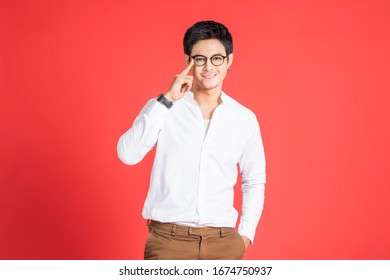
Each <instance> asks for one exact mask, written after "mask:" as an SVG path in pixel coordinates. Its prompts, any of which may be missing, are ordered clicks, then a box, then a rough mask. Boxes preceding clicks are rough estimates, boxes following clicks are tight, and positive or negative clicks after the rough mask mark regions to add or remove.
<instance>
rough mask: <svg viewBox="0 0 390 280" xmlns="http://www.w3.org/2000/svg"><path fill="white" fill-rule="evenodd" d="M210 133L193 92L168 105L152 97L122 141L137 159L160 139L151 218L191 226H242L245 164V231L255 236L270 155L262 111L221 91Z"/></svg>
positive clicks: (129, 157)
mask: <svg viewBox="0 0 390 280" xmlns="http://www.w3.org/2000/svg"><path fill="white" fill-rule="evenodd" d="M221 99H222V103H221V104H220V105H219V106H218V107H217V108H216V109H215V110H214V113H213V116H212V119H211V122H210V126H209V129H208V132H207V134H206V135H205V126H204V120H203V117H202V112H201V110H200V107H199V105H198V103H197V102H196V101H195V100H194V94H193V93H192V92H187V93H186V94H185V96H184V97H183V98H182V99H180V100H178V101H176V102H175V104H174V105H173V107H172V108H171V109H170V110H168V109H167V108H165V106H163V105H162V104H160V103H159V102H157V100H156V99H151V100H149V102H148V103H147V104H146V105H145V106H144V108H143V109H142V110H141V112H140V114H139V115H138V117H137V118H136V119H135V121H134V123H133V125H132V127H131V128H130V129H129V130H128V131H127V132H125V133H124V134H123V135H122V136H121V137H120V139H119V142H118V147H117V149H118V155H119V158H120V159H121V160H122V161H123V162H124V163H126V164H136V163H138V162H140V161H141V160H142V159H143V157H144V156H145V155H146V153H147V152H149V151H150V150H151V149H152V148H153V147H154V146H156V155H155V159H154V164H153V169H152V174H151V181H150V187H149V191H148V195H147V197H146V201H145V204H144V208H143V211H142V214H143V217H144V218H145V219H152V220H156V221H160V222H170V223H177V224H181V225H188V226H200V227H204V226H210V227H235V225H236V222H237V217H238V212H237V210H236V209H235V208H234V207H233V201H234V189H233V187H234V185H235V184H236V182H237V175H238V166H239V168H240V171H241V175H242V193H243V202H242V209H241V217H240V223H239V227H238V232H239V234H241V235H243V236H246V237H248V238H249V239H250V240H251V241H252V242H253V238H254V236H255V232H256V227H257V224H258V222H259V219H260V216H261V212H262V209H263V202H264V184H265V181H266V176H265V157H264V149H263V144H262V139H261V135H260V128H259V125H258V122H257V119H256V116H255V114H254V113H253V112H252V111H250V110H249V109H247V108H245V107H244V106H242V105H240V104H239V103H238V102H236V101H235V100H234V99H232V98H231V97H229V96H228V95H226V94H225V93H223V92H222V93H221Z"/></svg>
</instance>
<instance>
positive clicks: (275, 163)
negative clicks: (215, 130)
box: [0, 0, 390, 259]
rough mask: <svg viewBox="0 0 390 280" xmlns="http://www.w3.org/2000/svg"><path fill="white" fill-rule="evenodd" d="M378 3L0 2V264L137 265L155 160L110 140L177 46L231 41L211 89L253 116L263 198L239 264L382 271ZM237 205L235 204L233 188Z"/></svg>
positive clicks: (383, 143) (386, 100)
mask: <svg viewBox="0 0 390 280" xmlns="http://www.w3.org/2000/svg"><path fill="white" fill-rule="evenodd" d="M389 14H390V4H389V3H388V1H385V0H383V1H379V0H376V1H368V0H367V1H336V0H330V1H329V0H327V1H325V0H324V1H322V0H321V1H309V0H306V1H287V0H273V1H245V2H243V1H214V2H210V1H203V0H202V1H196V2H184V1H75V0H72V1H11V0H10V1H1V6H0V36H1V37H0V39H1V42H0V133H1V138H0V145H1V146H0V147H1V150H0V258H1V259H141V258H142V257H143V247H144V241H145V240H146V237H147V229H146V224H145V221H144V220H143V219H142V217H141V210H142V206H143V202H144V199H145V196H146V192H147V189H148V183H149V175H150V169H151V165H152V160H153V152H151V153H150V154H148V155H147V157H146V158H145V159H144V161H142V162H141V163H139V164H138V165H136V166H126V165H124V164H122V163H121V162H120V161H119V159H118V158H117V155H116V143H117V140H118V138H119V136H120V135H121V134H122V133H123V132H124V131H125V130H127V129H128V128H129V127H130V126H131V124H132V122H133V120H134V118H135V117H136V115H137V114H138V112H139V110H140V109H141V107H142V106H143V105H144V104H145V103H146V101H147V100H148V99H149V98H152V97H155V96H157V95H158V94H159V93H160V92H162V91H165V90H167V88H168V87H169V84H170V82H171V80H172V78H173V76H174V75H175V74H176V73H178V72H180V71H181V70H182V69H183V67H184V59H183V50H182V37H183V35H184V32H185V30H186V29H187V28H188V27H189V26H190V25H192V24H193V23H194V22H196V21H198V20H205V19H214V20H217V21H221V22H222V23H224V24H226V25H227V26H228V27H229V29H230V31H231V32H232V34H233V38H234V43H235V49H234V53H235V60H234V64H233V67H232V69H231V71H229V75H228V77H227V79H226V81H225V84H224V90H225V91H226V92H227V93H228V94H230V95H231V96H232V97H234V98H236V99H237V100H239V101H240V102H241V103H242V104H244V105H246V106H247V107H249V108H250V109H252V110H253V111H254V112H255V113H256V114H257V116H258V119H259V121H260V124H261V129H262V135H263V140H264V146H265V151H266V157H267V176H268V177H267V179H268V183H267V185H266V201H265V208H264V212H263V216H262V218H261V221H260V224H259V227H258V231H257V236H256V239H255V244H254V245H252V246H251V247H250V248H249V250H248V251H247V254H246V259H389V258H390V238H389V237H390V222H389V221H390V219H389V217H390V206H389V197H390V175H389V158H390V149H389V141H390V114H389V108H390V97H389V96H390V94H389V93H390V91H389V89H390V83H389V72H390V71H389V70H390V69H389V63H390V59H389V58H390V57H389V56H390V55H389V49H390V36H389V35H390V32H389V30H390V28H389V27H390V18H389ZM237 195H238V197H237V199H236V204H237V206H239V204H240V201H239V198H240V197H239V187H237Z"/></svg>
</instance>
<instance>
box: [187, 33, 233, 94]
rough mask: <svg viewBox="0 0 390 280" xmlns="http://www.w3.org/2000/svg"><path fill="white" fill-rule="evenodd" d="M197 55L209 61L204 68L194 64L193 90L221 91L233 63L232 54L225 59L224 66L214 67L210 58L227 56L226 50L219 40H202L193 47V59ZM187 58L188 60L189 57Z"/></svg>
mask: <svg viewBox="0 0 390 280" xmlns="http://www.w3.org/2000/svg"><path fill="white" fill-rule="evenodd" d="M196 55H201V56H205V57H207V58H208V59H207V62H206V63H205V64H204V65H203V66H197V65H196V64H194V66H193V68H192V75H193V77H194V83H193V90H194V91H196V90H201V91H202V90H203V91H204V90H206V91H211V90H214V89H215V90H218V91H220V90H221V89H222V82H223V80H224V79H225V77H226V73H227V70H228V68H229V67H230V65H231V64H232V62H233V54H230V55H229V56H228V57H227V58H225V60H224V61H223V63H222V65H220V66H215V65H213V64H212V63H211V59H210V58H211V57H212V56H215V55H222V56H226V50H225V47H224V46H223V44H222V43H221V42H220V41H219V40H217V39H208V40H201V41H199V42H197V43H196V44H195V45H194V46H193V48H192V52H191V56H192V57H193V56H196ZM186 57H187V59H188V56H186ZM187 61H188V60H187Z"/></svg>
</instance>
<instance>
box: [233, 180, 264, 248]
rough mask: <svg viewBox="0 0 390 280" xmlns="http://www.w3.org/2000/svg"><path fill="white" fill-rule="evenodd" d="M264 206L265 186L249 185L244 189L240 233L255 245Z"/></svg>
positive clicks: (244, 186)
mask: <svg viewBox="0 0 390 280" xmlns="http://www.w3.org/2000/svg"><path fill="white" fill-rule="evenodd" d="M263 205H264V184H248V185H244V184H243V187H242V210H241V218H240V224H239V226H238V233H239V234H240V235H243V236H246V237H248V238H249V239H250V240H251V243H253V240H254V236H255V233H256V227H257V225H258V223H259V220H260V217H261V213H262V211H263Z"/></svg>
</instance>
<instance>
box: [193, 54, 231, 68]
mask: <svg viewBox="0 0 390 280" xmlns="http://www.w3.org/2000/svg"><path fill="white" fill-rule="evenodd" d="M216 56H220V57H222V58H223V61H222V63H221V64H219V65H215V64H214V63H213V57H216ZM190 57H191V58H192V59H193V60H194V64H195V65H196V66H203V65H205V64H206V63H207V60H208V59H210V62H211V64H212V65H214V66H217V67H218V66H221V65H222V64H224V63H225V59H226V58H228V55H226V56H223V55H222V54H215V55H213V56H211V57H207V56H204V55H201V54H197V55H193V56H190ZM196 57H203V58H205V59H206V60H205V63H203V64H201V65H199V64H196V62H195V58H196ZM228 59H229V58H228Z"/></svg>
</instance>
